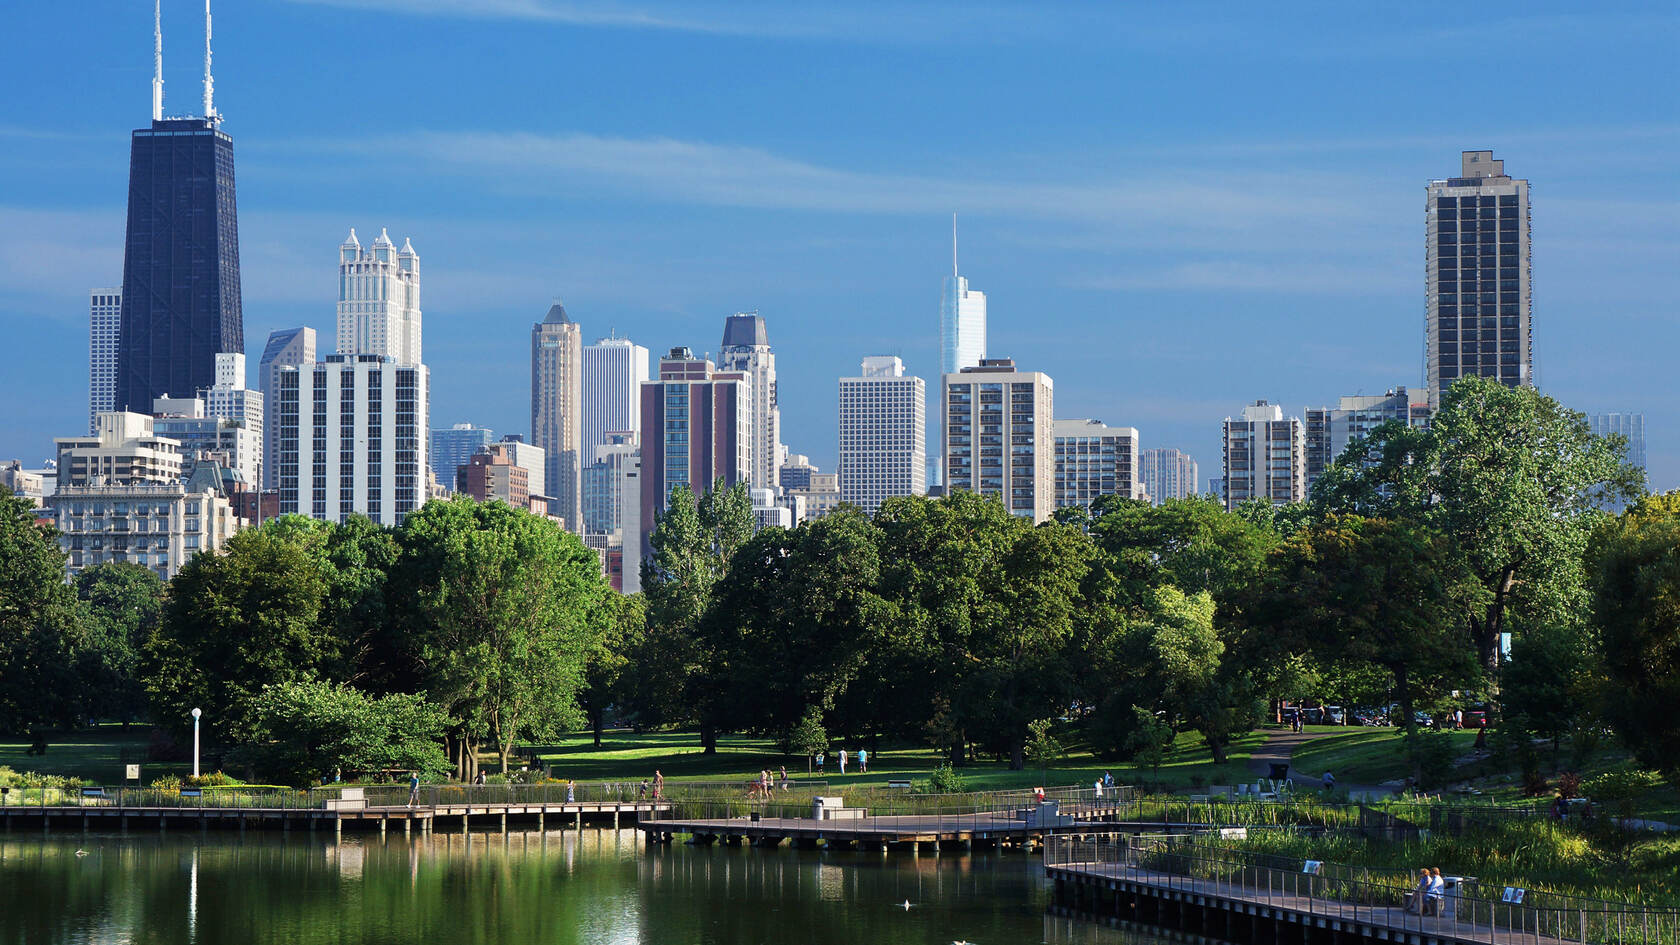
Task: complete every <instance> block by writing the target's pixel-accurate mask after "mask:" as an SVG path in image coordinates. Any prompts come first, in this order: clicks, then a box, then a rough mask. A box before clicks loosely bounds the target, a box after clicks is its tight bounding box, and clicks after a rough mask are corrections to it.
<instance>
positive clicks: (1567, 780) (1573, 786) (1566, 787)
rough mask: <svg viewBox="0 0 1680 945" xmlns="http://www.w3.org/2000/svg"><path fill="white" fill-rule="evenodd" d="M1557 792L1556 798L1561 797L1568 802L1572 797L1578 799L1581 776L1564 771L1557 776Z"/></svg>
mask: <svg viewBox="0 0 1680 945" xmlns="http://www.w3.org/2000/svg"><path fill="white" fill-rule="evenodd" d="M1557 792H1558V797H1561V798H1563V799H1564V800H1569V799H1570V798H1572V797H1580V796H1581V776H1580V775H1578V774H1576V773H1575V772H1573V771H1565V772H1564V773H1562V774H1560V775H1558V779H1557Z"/></svg>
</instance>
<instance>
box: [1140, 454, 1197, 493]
mask: <svg viewBox="0 0 1680 945" xmlns="http://www.w3.org/2000/svg"><path fill="white" fill-rule="evenodd" d="M1138 457H1139V459H1138V478H1139V479H1141V480H1143V486H1144V490H1145V491H1146V492H1147V493H1148V495H1149V500H1150V501H1151V502H1153V503H1155V504H1156V505H1160V504H1161V503H1162V502H1165V501H1167V500H1168V499H1188V498H1190V497H1191V496H1193V495H1196V488H1197V486H1198V485H1199V483H1200V482H1201V479H1200V474H1201V470H1199V469H1198V468H1197V467H1196V461H1195V460H1194V459H1192V458H1191V457H1190V454H1189V453H1186V452H1183V451H1181V450H1175V449H1166V448H1156V449H1152V450H1144V451H1143V452H1142V453H1139V454H1138Z"/></svg>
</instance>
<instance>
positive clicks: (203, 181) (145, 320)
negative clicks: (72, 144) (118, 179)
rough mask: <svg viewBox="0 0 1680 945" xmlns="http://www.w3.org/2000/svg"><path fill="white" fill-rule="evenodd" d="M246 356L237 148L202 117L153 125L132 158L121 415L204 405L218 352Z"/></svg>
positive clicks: (139, 134) (138, 139) (139, 135)
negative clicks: (163, 406)
mask: <svg viewBox="0 0 1680 945" xmlns="http://www.w3.org/2000/svg"><path fill="white" fill-rule="evenodd" d="M244 350H245V329H244V318H243V315H242V313H241V309H240V304H239V221H238V217H237V215H236V213H235V211H234V197H233V139H232V138H230V137H228V136H227V135H225V134H223V133H222V132H221V131H220V130H219V129H218V128H217V122H215V121H210V120H206V119H203V118H170V119H167V120H163V121H153V122H152V126H151V127H150V128H142V129H139V130H137V131H135V132H134V142H133V149H132V151H131V153H130V158H129V169H128V242H127V245H126V248H125V250H124V254H123V302H122V330H121V335H120V339H119V342H118V350H117V385H116V388H117V389H116V407H117V409H119V410H122V409H130V410H134V411H137V412H139V413H151V412H152V398H153V397H160V396H164V395H169V396H174V397H192V396H196V394H197V392H198V391H199V390H200V389H201V388H206V387H211V386H213V385H214V384H215V367H216V355H217V354H218V353H219V352H224V351H244Z"/></svg>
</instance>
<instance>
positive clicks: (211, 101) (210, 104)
mask: <svg viewBox="0 0 1680 945" xmlns="http://www.w3.org/2000/svg"><path fill="white" fill-rule="evenodd" d="M204 120H205V121H207V122H209V123H211V124H212V125H219V124H221V122H222V116H220V115H218V114H216V81H215V80H214V79H212V78H211V77H210V0H204Z"/></svg>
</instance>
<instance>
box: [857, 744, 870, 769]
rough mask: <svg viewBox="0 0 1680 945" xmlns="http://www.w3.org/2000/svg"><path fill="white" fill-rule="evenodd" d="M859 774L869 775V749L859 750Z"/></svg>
mask: <svg viewBox="0 0 1680 945" xmlns="http://www.w3.org/2000/svg"><path fill="white" fill-rule="evenodd" d="M858 772H859V773H860V774H868V773H869V749H867V748H859V749H858Z"/></svg>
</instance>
